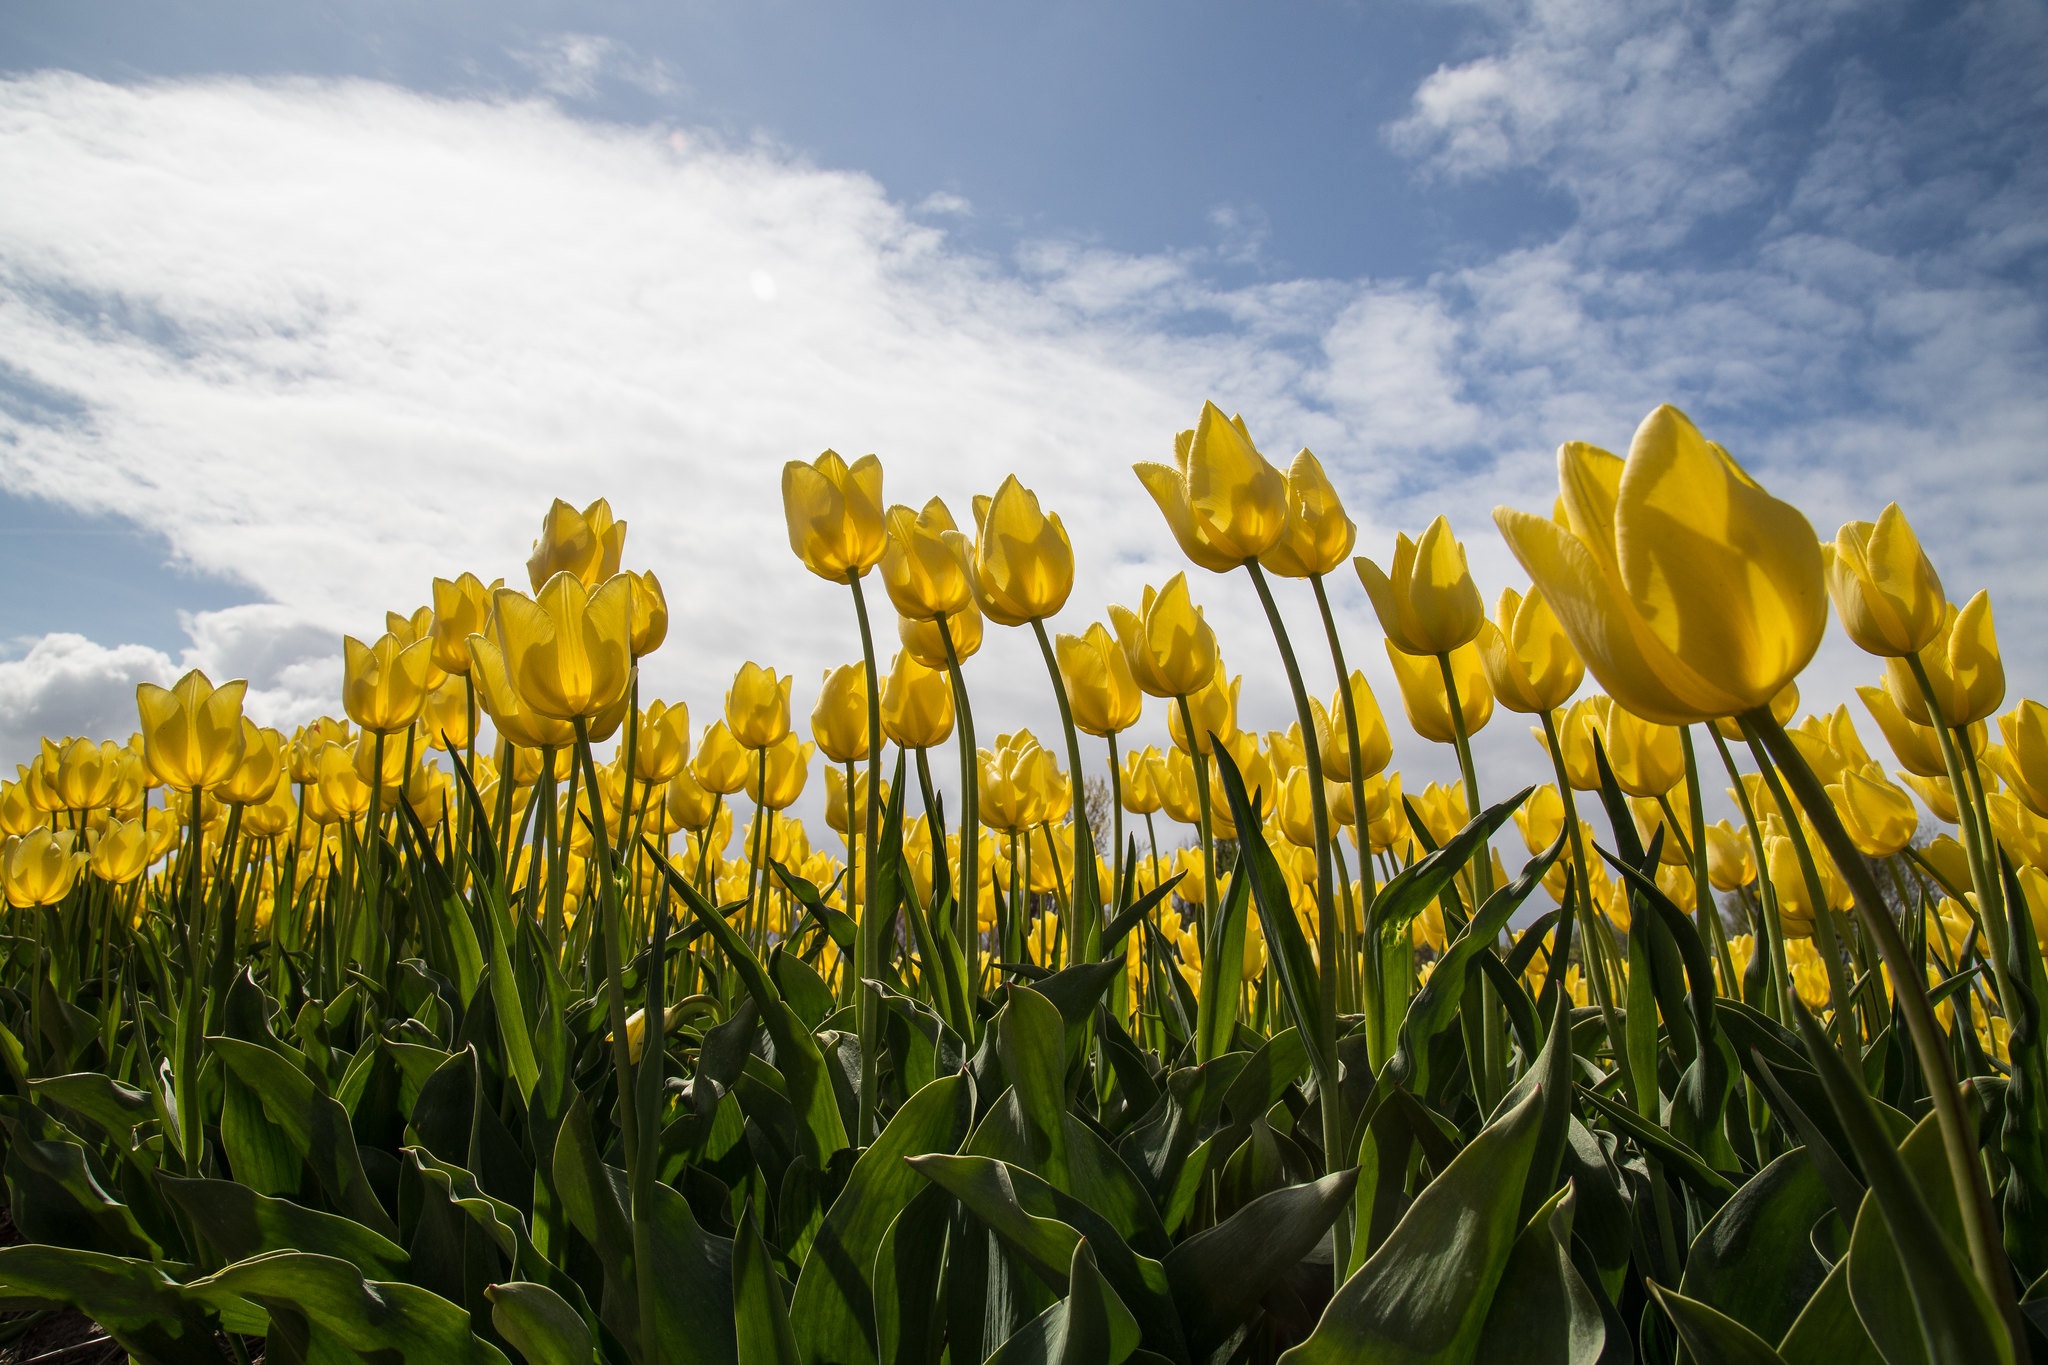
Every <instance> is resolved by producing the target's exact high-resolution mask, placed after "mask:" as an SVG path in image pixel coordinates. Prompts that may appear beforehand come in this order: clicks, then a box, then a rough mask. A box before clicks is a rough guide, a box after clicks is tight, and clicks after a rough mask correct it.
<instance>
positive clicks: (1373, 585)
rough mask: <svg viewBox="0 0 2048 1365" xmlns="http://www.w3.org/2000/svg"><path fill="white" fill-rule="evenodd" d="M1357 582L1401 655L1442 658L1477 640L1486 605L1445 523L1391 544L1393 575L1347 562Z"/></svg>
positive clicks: (1372, 565)
mask: <svg viewBox="0 0 2048 1365" xmlns="http://www.w3.org/2000/svg"><path fill="white" fill-rule="evenodd" d="M1352 565H1353V567H1354V568H1356V569H1357V570H1358V581H1359V582H1360V583H1363V584H1364V585H1365V592H1366V596H1368V597H1370V598H1371V599H1372V609H1373V611H1374V612H1375V613H1376V614H1377V615H1378V616H1379V618H1380V629H1382V630H1384V631H1386V633H1387V639H1388V641H1389V642H1390V643H1391V644H1392V645H1393V646H1394V647H1395V648H1396V649H1398V650H1400V651H1401V652H1402V653H1404V654H1418V655H1430V654H1448V653H1450V652H1451V651H1452V650H1454V649H1457V648H1458V647H1459V646H1461V645H1465V644H1469V643H1471V642H1472V641H1473V640H1474V639H1476V638H1478V635H1479V628H1480V626H1482V625H1484V624H1485V622H1486V605H1485V603H1483V602H1481V601H1480V599H1479V589H1478V587H1477V586H1476V585H1475V584H1474V583H1473V582H1472V572H1471V570H1470V569H1468V568H1466V566H1465V547H1464V545H1463V544H1462V543H1460V542H1459V541H1458V539H1457V538H1456V537H1455V536H1453V535H1452V534H1451V523H1450V522H1449V521H1448V520H1447V519H1445V518H1443V517H1438V518H1437V519H1436V520H1435V521H1433V522H1431V523H1430V524H1429V529H1428V530H1426V531H1424V532H1423V533H1422V539H1421V540H1420V541H1410V540H1409V539H1408V537H1407V535H1406V534H1405V533H1404V534H1402V535H1398V536H1396V537H1395V538H1394V569H1393V573H1392V574H1391V575H1389V574H1388V573H1386V572H1384V571H1383V570H1382V569H1381V568H1380V566H1379V565H1377V564H1375V563H1373V562H1372V561H1371V560H1370V559H1365V558H1363V557H1361V558H1358V559H1354V560H1353V561H1352Z"/></svg>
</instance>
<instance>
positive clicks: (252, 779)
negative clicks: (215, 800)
mask: <svg viewBox="0 0 2048 1365" xmlns="http://www.w3.org/2000/svg"><path fill="white" fill-rule="evenodd" d="M283 781H284V736H283V735H281V734H279V733H278V732H277V731H275V730H271V729H259V728H258V727H257V726H256V723H255V722H254V721H251V720H249V719H248V718H247V717H244V718H243V720H242V761H241V762H240V763H239V764H237V765H236V767H235V771H234V772H233V774H232V775H230V776H229V778H228V780H227V781H226V782H224V783H222V784H221V789H220V799H221V800H223V801H225V802H227V803H228V804H229V805H234V806H255V805H261V804H262V803H263V802H265V801H267V800H269V799H270V794H271V793H272V792H273V791H275V790H277V788H278V786H279V784H281V783H282V782H283Z"/></svg>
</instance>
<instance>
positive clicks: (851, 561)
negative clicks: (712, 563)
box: [782, 450, 888, 583]
mask: <svg viewBox="0 0 2048 1365" xmlns="http://www.w3.org/2000/svg"><path fill="white" fill-rule="evenodd" d="M782 515H783V518H784V519H785V520H786V521H787V522H788V524H789V548H790V549H791V550H793V551H794V552H795V553H796V557H797V558H798V559H800V560H802V561H803V564H804V567H805V568H807V569H809V570H810V571H811V572H812V573H814V574H816V575H818V577H820V578H829V579H831V580H832V581H833V582H834V583H845V582H848V581H850V580H852V579H855V578H859V577H861V576H862V575H864V574H866V573H867V571H868V570H869V569H872V568H874V567H875V565H877V564H879V563H881V562H882V552H883V549H884V547H885V546H886V545H887V543H888V534H887V532H886V530H885V528H884V527H883V524H882V462H881V461H880V460H878V459H876V458H875V457H874V456H872V455H863V456H861V457H860V458H859V459H858V460H855V461H854V462H853V463H852V464H851V465H849V464H847V463H846V461H845V460H843V459H841V458H840V456H839V453H838V452H837V451H832V450H828V451H825V452H824V453H823V454H821V455H820V456H818V458H817V459H815V460H813V461H811V462H810V463H809V464H805V463H804V462H803V461H802V460H791V461H790V462H789V463H788V464H786V465H784V466H783V467H782Z"/></svg>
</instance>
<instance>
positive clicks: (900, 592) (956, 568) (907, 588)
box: [882, 498, 974, 621]
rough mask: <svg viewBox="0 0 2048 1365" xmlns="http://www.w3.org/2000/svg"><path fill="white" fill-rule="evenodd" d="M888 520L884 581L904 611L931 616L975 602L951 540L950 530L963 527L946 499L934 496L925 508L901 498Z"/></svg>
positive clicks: (920, 616)
mask: <svg viewBox="0 0 2048 1365" xmlns="http://www.w3.org/2000/svg"><path fill="white" fill-rule="evenodd" d="M884 524H885V526H886V529H887V531H888V543H887V544H886V545H885V546H884V548H883V550H882V586H883V587H884V588H886V589H888V592H889V601H890V603H891V604H892V605H893V606H894V607H895V608H896V611H897V613H898V614H899V615H901V616H905V617H908V618H909V619H911V620H913V621H929V620H931V619H932V618H933V617H937V616H951V615H952V614H953V613H954V612H958V611H965V610H967V609H968V608H969V607H970V606H972V605H973V601H974V595H973V593H972V591H971V590H970V589H969V587H968V584H967V571H966V570H965V568H963V567H962V565H961V563H960V559H959V556H958V555H956V554H955V553H954V552H953V550H952V548H951V547H950V546H949V545H947V543H946V533H947V532H948V531H952V532H956V533H957V532H958V531H959V529H960V528H959V527H958V526H957V525H956V524H955V523H954V521H953V514H952V512H951V511H950V510H948V508H947V507H946V504H945V502H944V500H943V499H940V498H933V499H932V500H931V501H929V502H927V503H926V504H925V505H924V510H922V511H919V512H913V511H911V510H910V509H909V508H908V507H905V506H903V505H902V504H900V503H899V504H897V505H896V506H893V507H891V508H890V509H889V511H888V514H887V516H886V517H885V518H884Z"/></svg>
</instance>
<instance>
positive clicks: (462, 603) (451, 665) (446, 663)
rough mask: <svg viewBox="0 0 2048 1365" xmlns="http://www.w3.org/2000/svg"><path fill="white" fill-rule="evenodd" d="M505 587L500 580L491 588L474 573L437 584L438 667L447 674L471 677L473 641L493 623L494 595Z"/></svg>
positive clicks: (436, 656) (436, 637)
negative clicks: (472, 637)
mask: <svg viewBox="0 0 2048 1365" xmlns="http://www.w3.org/2000/svg"><path fill="white" fill-rule="evenodd" d="M503 586H504V580H503V579H499V580H497V581H496V582H494V583H492V584H491V585H490V586H489V587H485V586H484V581H483V580H482V579H480V578H478V577H477V576H476V575H475V574H473V573H464V574H462V575H461V576H460V577H457V578H454V579H447V578H437V579H435V580H434V667H436V668H438V669H440V670H441V671H442V672H444V673H453V674H456V675H457V676H467V675H468V673H469V637H470V636H472V635H481V634H482V633H483V632H484V630H485V629H486V628H487V626H488V623H489V621H490V619H491V594H492V593H494V592H496V591H497V590H498V589H499V588H501V587H503Z"/></svg>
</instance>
